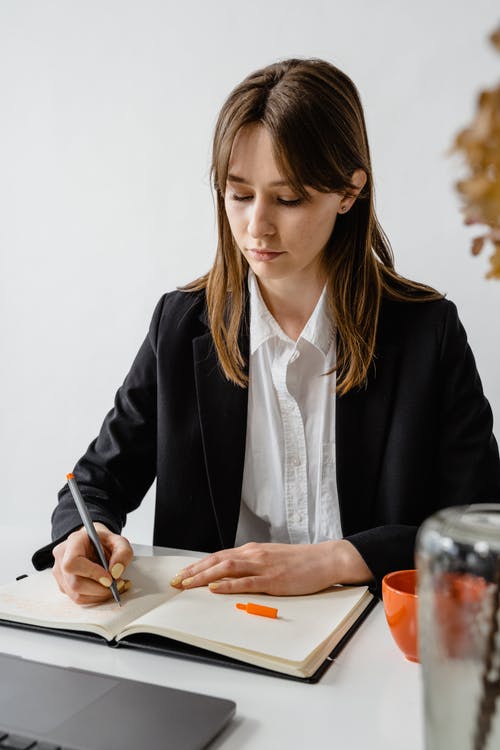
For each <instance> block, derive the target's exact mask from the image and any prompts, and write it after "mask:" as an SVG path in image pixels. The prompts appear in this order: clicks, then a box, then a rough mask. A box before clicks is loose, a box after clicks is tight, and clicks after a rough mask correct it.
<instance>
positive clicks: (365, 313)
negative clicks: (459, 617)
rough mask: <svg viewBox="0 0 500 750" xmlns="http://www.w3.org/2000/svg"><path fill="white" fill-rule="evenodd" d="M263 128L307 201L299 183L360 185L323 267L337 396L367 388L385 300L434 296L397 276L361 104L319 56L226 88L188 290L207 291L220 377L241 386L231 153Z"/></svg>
mask: <svg viewBox="0 0 500 750" xmlns="http://www.w3.org/2000/svg"><path fill="white" fill-rule="evenodd" d="M252 123H260V124H262V125H264V126H265V127H266V128H267V130H268V132H269V135H270V137H271V140H272V142H273V149H274V156H275V159H276V163H277V165H278V168H279V170H280V172H281V173H282V174H283V176H284V179H286V180H287V181H288V182H289V184H290V185H291V187H292V188H293V189H294V190H295V191H296V192H297V194H298V195H300V196H302V197H303V198H307V192H306V189H305V187H306V186H309V187H312V188H315V189H316V190H319V191H322V192H339V193H344V194H346V195H350V194H351V195H352V191H353V190H354V189H355V185H354V184H353V183H352V182H351V176H352V174H353V172H354V171H355V170H356V169H362V170H363V171H364V172H365V174H366V177H367V180H366V184H365V186H364V187H363V189H362V190H361V192H360V193H359V195H358V197H357V198H356V200H355V202H354V204H353V205H352V207H351V208H350V210H349V211H348V212H347V213H345V214H338V216H337V220H336V222H335V227H334V230H333V232H332V236H331V238H330V241H329V243H328V245H327V247H326V248H325V251H324V257H323V259H322V260H323V263H324V268H325V272H326V275H327V279H328V281H327V283H328V292H329V305H330V310H331V313H332V316H333V319H334V321H335V325H336V328H337V333H338V336H337V367H336V371H337V384H336V388H337V392H338V393H339V394H344V393H347V391H349V390H351V389H352V388H355V387H359V386H362V385H364V384H366V378H367V374H368V369H369V367H370V364H371V362H372V360H373V356H374V352H375V337H376V331H377V322H378V317H379V311H380V303H381V299H382V296H383V295H384V296H387V297H389V298H392V299H395V300H401V301H406V300H407V301H414V300H422V301H423V300H431V299H439V298H440V297H441V296H442V295H440V294H439V293H438V292H436V291H435V290H434V289H432V288H431V287H428V286H425V285H424V284H419V283H416V282H414V281H410V280H408V279H405V278H403V277H401V276H399V275H398V274H397V273H396V271H395V269H394V258H393V254H392V250H391V246H390V244H389V241H388V239H387V237H386V235H385V234H384V232H383V230H382V227H381V226H380V224H379V223H378V221H377V217H376V215H375V208H374V191H373V178H372V169H371V162H370V151H369V147H368V138H367V134H366V126H365V120H364V115H363V108H362V105H361V100H360V97H359V94H358V91H357V89H356V87H355V86H354V84H353V82H352V81H351V80H350V78H349V77H348V76H347V75H345V73H343V72H342V71H341V70H339V69H338V68H336V67H335V66H334V65H331V64H330V63H327V62H325V61H323V60H317V59H309V60H298V59H291V60H285V61H283V62H278V63H275V64H273V65H269V66H267V67H265V68H262V69H261V70H257V71H256V72H255V73H252V74H251V75H249V76H248V77H247V78H245V80H244V81H242V83H240V84H239V85H238V86H236V88H235V89H234V90H233V91H232V92H231V94H230V95H229V97H228V98H227V100H226V102H225V103H224V105H223V107H222V109H221V111H220V114H219V117H218V120H217V124H216V127H215V134H214V140H213V151H212V168H211V176H212V181H213V186H214V189H215V193H216V199H217V222H218V245H217V252H216V256H215V261H214V264H213V266H212V268H211V270H210V271H209V273H208V274H206V275H205V276H203V277H201V278H200V279H197V280H196V281H193V282H192V283H191V284H188V285H187V286H186V287H184V289H185V290H186V291H195V290H200V289H205V290H206V298H207V308H208V318H209V323H210V329H211V332H212V336H213V339H214V343H215V347H216V349H217V354H218V357H219V361H220V365H221V367H222V369H223V371H224V373H225V375H226V377H227V378H228V379H229V380H231V381H233V382H234V383H237V384H238V385H241V386H245V385H246V384H247V382H248V377H247V375H246V363H245V361H244V357H243V355H242V352H241V350H240V347H239V344H238V334H239V331H240V328H241V325H242V322H243V317H244V312H245V298H246V295H245V283H246V275H247V271H248V263H247V261H246V260H245V258H244V257H243V255H242V253H241V252H240V251H239V250H238V248H237V247H236V244H235V241H234V239H233V237H232V233H231V229H230V227H229V222H228V219H227V216H226V212H225V208H224V193H225V189H226V179H227V174H228V168H229V159H230V156H231V149H232V146H233V142H234V139H235V136H236V134H237V132H238V131H239V130H240V129H241V128H242V127H244V126H245V125H250V124H252Z"/></svg>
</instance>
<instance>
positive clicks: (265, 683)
mask: <svg viewBox="0 0 500 750" xmlns="http://www.w3.org/2000/svg"><path fill="white" fill-rule="evenodd" d="M45 541H46V540H45V539H44V538H43V537H42V538H41V537H40V532H34V531H32V532H27V531H26V530H24V531H23V530H21V529H20V528H12V527H2V528H0V583H6V582H7V581H10V580H12V579H13V578H14V577H15V576H16V575H19V574H21V573H30V572H31V571H32V567H31V564H30V562H29V560H30V556H31V553H32V551H33V550H34V549H35V548H36V547H37V546H41V545H42V544H44V543H45ZM135 549H136V552H137V553H138V554H148V553H150V552H151V551H152V548H151V547H144V546H136V547H135ZM165 551H166V550H165ZM156 552H160V550H156ZM0 651H2V652H5V653H9V654H19V655H21V656H24V657H25V658H27V659H34V660H37V661H44V662H49V663H52V664H58V665H63V666H71V667H77V668H80V669H89V670H94V671H96V672H105V673H108V674H111V675H117V676H120V677H126V678H129V679H134V680H141V681H144V682H153V683H158V684H161V685H167V686H171V687H177V688H181V689H184V690H193V691H196V692H200V693H207V694H211V695H216V696H219V697H222V698H230V699H232V700H234V701H236V704H237V715H236V719H235V720H234V721H233V723H232V724H231V726H230V727H228V728H227V729H226V730H225V731H224V733H223V734H222V735H221V736H220V737H219V738H218V739H217V740H216V741H215V742H214V743H213V745H212V746H211V748H213V750H216V749H218V748H221V749H222V750H236V749H238V750H240V749H241V750H257V749H258V750H265V749H266V748H271V747H286V748H289V749H290V750H294V749H295V748H297V749H298V748H300V749H302V748H304V747H306V746H310V747H315V746H317V747H329V746H335V747H342V746H348V747H351V748H353V750H358V749H361V748H364V747H366V746H368V743H369V746H370V748H371V750H401V748H402V747H404V748H405V750H422V748H423V738H422V700H421V684H420V666H419V665H416V664H412V663H410V662H407V661H406V660H405V659H404V658H403V656H402V655H401V653H400V652H399V650H398V649H397V647H396V646H395V644H394V643H393V641H392V638H391V635H390V633H389V630H388V628H387V625H386V622H385V618H384V613H383V609H382V606H381V605H378V606H377V607H376V608H375V610H374V611H373V612H372V613H371V615H370V616H369V617H368V619H367V620H366V621H365V622H364V623H363V624H362V625H361V627H360V629H359V630H358V631H357V633H355V635H354V636H353V638H352V640H351V641H350V642H349V643H348V645H347V646H346V648H345V649H344V650H343V651H342V652H341V654H340V655H339V656H338V658H337V659H336V661H335V662H334V663H333V664H332V666H331V667H330V668H329V670H328V671H327V673H326V674H325V675H324V676H323V678H322V679H321V681H320V682H319V683H317V684H316V685H309V684H301V683H297V682H292V681H289V680H284V679H281V678H278V677H268V676H263V675H257V674H252V673H249V672H243V671H241V672H240V671H239V670H234V669H227V668H225V667H218V666H212V665H206V664H199V663H196V662H191V661H187V660H184V659H176V658H173V657H168V656H163V655H156V654H148V653H142V652H139V651H133V650H127V649H112V648H108V647H106V646H105V645H103V644H99V643H87V642H84V641H73V640H71V639H69V638H64V637H59V636H53V635H47V634H44V635H38V634H36V635H35V634H34V633H30V632H28V631H22V630H15V629H10V628H0Z"/></svg>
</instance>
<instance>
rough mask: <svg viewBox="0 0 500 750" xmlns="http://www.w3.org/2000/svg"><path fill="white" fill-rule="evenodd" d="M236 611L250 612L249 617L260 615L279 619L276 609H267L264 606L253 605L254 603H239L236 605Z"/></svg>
mask: <svg viewBox="0 0 500 750" xmlns="http://www.w3.org/2000/svg"><path fill="white" fill-rule="evenodd" d="M236 609H243V610H244V611H245V612H248V614H249V615H260V616H261V617H273V618H276V617H278V610H277V609H276V608H275V607H265V606H264V605H263V604H253V603H252V602H248V604H243V603H242V602H238V603H237V604H236Z"/></svg>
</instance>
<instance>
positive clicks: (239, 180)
mask: <svg viewBox="0 0 500 750" xmlns="http://www.w3.org/2000/svg"><path fill="white" fill-rule="evenodd" d="M227 179H228V181H229V182H237V183H239V184H240V185H250V183H249V182H248V180H246V179H245V178H244V177H238V175H236V174H228V176H227ZM269 186H270V187H290V185H289V183H288V182H286V180H275V181H274V182H270V183H269Z"/></svg>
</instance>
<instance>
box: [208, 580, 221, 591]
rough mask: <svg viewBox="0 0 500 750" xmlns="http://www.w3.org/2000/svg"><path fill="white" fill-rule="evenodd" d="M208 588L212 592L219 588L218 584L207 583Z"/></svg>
mask: <svg viewBox="0 0 500 750" xmlns="http://www.w3.org/2000/svg"><path fill="white" fill-rule="evenodd" d="M208 588H209V589H211V590H212V591H214V589H218V588H219V584H218V583H215V582H214V583H209V584H208Z"/></svg>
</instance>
